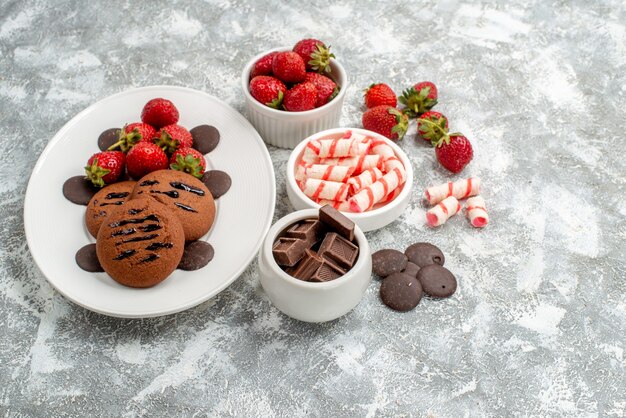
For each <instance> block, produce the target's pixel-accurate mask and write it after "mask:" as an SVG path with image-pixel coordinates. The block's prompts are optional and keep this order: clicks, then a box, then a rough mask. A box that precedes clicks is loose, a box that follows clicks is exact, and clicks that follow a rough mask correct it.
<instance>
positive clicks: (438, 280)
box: [417, 264, 456, 298]
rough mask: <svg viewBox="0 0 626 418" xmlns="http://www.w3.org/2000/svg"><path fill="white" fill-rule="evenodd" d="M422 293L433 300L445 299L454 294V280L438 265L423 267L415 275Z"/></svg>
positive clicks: (452, 276) (451, 275)
mask: <svg viewBox="0 0 626 418" xmlns="http://www.w3.org/2000/svg"><path fill="white" fill-rule="evenodd" d="M417 279H418V280H419V281H420V283H421V284H422V289H423V290H424V293H426V294H427V295H429V296H432V297H435V298H447V297H449V296H452V295H453V294H454V292H456V278H455V277H454V275H453V274H452V273H450V270H448V269H447V268H445V267H441V266H440V265H438V264H430V265H428V266H424V267H422V268H421V269H420V271H419V272H418V273H417Z"/></svg>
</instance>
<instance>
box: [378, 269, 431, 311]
mask: <svg viewBox="0 0 626 418" xmlns="http://www.w3.org/2000/svg"><path fill="white" fill-rule="evenodd" d="M380 298H381V299H382V301H383V303H384V304H385V305H387V306H389V307H390V308H391V309H395V310H396V311H402V312H405V311H410V310H411V309H413V308H415V307H416V306H417V304H418V303H420V300H421V299H422V286H421V284H420V282H419V281H418V280H417V279H416V278H415V277H412V276H409V275H408V274H404V273H394V274H392V275H391V276H389V277H387V278H386V279H385V280H383V283H382V285H381V286H380Z"/></svg>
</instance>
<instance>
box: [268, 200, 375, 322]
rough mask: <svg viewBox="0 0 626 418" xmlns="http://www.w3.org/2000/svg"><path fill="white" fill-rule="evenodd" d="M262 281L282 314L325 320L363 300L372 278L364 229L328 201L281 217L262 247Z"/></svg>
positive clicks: (346, 310)
mask: <svg viewBox="0 0 626 418" xmlns="http://www.w3.org/2000/svg"><path fill="white" fill-rule="evenodd" d="M259 276H260V278H261V285H262V286H263V289H264V290H265V292H266V293H267V295H268V296H269V298H270V301H271V302H272V303H273V304H274V306H276V308H278V309H279V310H280V311H281V312H283V313H284V314H286V315H288V316H290V317H292V318H295V319H298V320H300V321H305V322H326V321H332V320H333V319H336V318H339V317H340V316H342V315H345V314H346V313H348V312H350V311H351V310H352V309H353V308H354V307H355V306H356V305H358V304H359V302H360V301H361V298H362V297H363V294H364V293H365V290H366V289H367V286H368V285H369V283H370V281H371V278H372V257H371V254H370V248H369V245H368V243H367V239H366V238H365V235H364V234H363V231H361V229H360V228H359V227H358V226H357V225H355V224H354V222H352V221H351V220H350V219H348V218H347V217H346V216H345V215H343V214H342V213H341V212H339V211H338V210H336V209H334V208H333V207H332V206H330V205H326V206H323V207H321V208H320V209H305V210H300V211H296V212H293V213H291V214H289V215H287V216H285V217H283V218H281V219H279V220H278V221H277V222H276V223H275V224H274V225H273V226H272V227H271V228H270V230H269V232H268V234H267V236H266V238H265V241H264V242H263V245H262V247H261V251H260V252H259Z"/></svg>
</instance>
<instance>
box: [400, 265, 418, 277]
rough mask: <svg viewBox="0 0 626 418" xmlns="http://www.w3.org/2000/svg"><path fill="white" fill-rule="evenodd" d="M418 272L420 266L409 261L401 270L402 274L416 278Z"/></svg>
mask: <svg viewBox="0 0 626 418" xmlns="http://www.w3.org/2000/svg"><path fill="white" fill-rule="evenodd" d="M418 271H420V266H418V265H417V264H415V263H411V262H410V261H409V262H408V263H406V267H405V268H404V270H402V273H405V274H408V275H409V276H413V277H417V272H418Z"/></svg>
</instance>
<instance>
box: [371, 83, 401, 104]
mask: <svg viewBox="0 0 626 418" xmlns="http://www.w3.org/2000/svg"><path fill="white" fill-rule="evenodd" d="M397 104H398V101H397V99H396V93H394V92H393V90H391V87H389V86H388V85H387V84H385V83H378V84H372V85H370V86H369V87H368V88H366V89H365V106H366V107H367V108H368V109H371V108H373V107H376V106H380V105H387V106H391V107H396V105H397Z"/></svg>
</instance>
